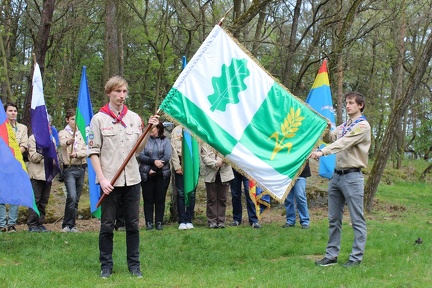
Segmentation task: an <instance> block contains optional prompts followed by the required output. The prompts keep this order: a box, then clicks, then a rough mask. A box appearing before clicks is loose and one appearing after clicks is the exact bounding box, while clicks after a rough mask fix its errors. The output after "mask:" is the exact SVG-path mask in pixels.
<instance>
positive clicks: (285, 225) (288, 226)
mask: <svg viewBox="0 0 432 288" xmlns="http://www.w3.org/2000/svg"><path fill="white" fill-rule="evenodd" d="M294 226H295V225H294V224H289V223H285V224H284V225H283V226H282V228H292V227H294Z"/></svg>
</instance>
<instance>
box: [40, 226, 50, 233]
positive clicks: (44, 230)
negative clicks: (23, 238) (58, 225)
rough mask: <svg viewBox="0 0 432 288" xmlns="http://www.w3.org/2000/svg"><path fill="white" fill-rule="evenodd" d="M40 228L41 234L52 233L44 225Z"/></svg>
mask: <svg viewBox="0 0 432 288" xmlns="http://www.w3.org/2000/svg"><path fill="white" fill-rule="evenodd" d="M38 228H39V231H40V232H51V231H50V230H48V229H47V228H46V227H45V226H44V225H40V226H39V227H38Z"/></svg>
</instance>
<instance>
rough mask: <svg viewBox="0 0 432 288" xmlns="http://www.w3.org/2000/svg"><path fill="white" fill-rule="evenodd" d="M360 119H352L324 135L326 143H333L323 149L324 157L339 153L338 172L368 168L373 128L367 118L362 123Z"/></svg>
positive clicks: (337, 159) (337, 156)
mask: <svg viewBox="0 0 432 288" xmlns="http://www.w3.org/2000/svg"><path fill="white" fill-rule="evenodd" d="M360 117H363V116H360ZM360 117H359V118H360ZM359 118H357V119H354V120H351V119H350V120H348V121H347V122H346V123H344V124H342V125H339V126H338V127H337V128H336V129H335V130H333V131H332V132H330V133H327V134H326V135H324V139H323V140H324V142H326V143H330V142H333V143H332V144H329V145H327V146H325V147H323V148H321V152H322V153H323V154H324V156H327V155H329V154H336V153H337V154H336V165H335V166H336V167H335V168H336V169H337V170H343V169H348V168H365V167H366V166H367V162H368V151H369V147H370V145H371V127H370V125H369V123H368V122H367V121H366V119H365V118H364V120H362V121H359V120H360V119H359ZM358 121H359V122H358ZM356 122H357V123H356ZM344 133H345V135H343V134H344Z"/></svg>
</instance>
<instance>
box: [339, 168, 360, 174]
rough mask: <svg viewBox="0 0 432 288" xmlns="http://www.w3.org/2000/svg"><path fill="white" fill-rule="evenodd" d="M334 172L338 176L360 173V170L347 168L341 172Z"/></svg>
mask: <svg viewBox="0 0 432 288" xmlns="http://www.w3.org/2000/svg"><path fill="white" fill-rule="evenodd" d="M334 172H335V173H336V174H338V175H345V174H348V173H353V172H361V169H360V168H348V169H342V170H337V169H335V170H334Z"/></svg>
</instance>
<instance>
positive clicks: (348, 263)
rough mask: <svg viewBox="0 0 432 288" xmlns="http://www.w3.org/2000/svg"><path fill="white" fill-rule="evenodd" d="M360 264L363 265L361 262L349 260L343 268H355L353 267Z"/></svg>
mask: <svg viewBox="0 0 432 288" xmlns="http://www.w3.org/2000/svg"><path fill="white" fill-rule="evenodd" d="M360 264H361V261H353V260H349V261H348V262H346V263H345V264H343V265H342V267H344V268H349V267H353V266H358V265H360Z"/></svg>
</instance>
